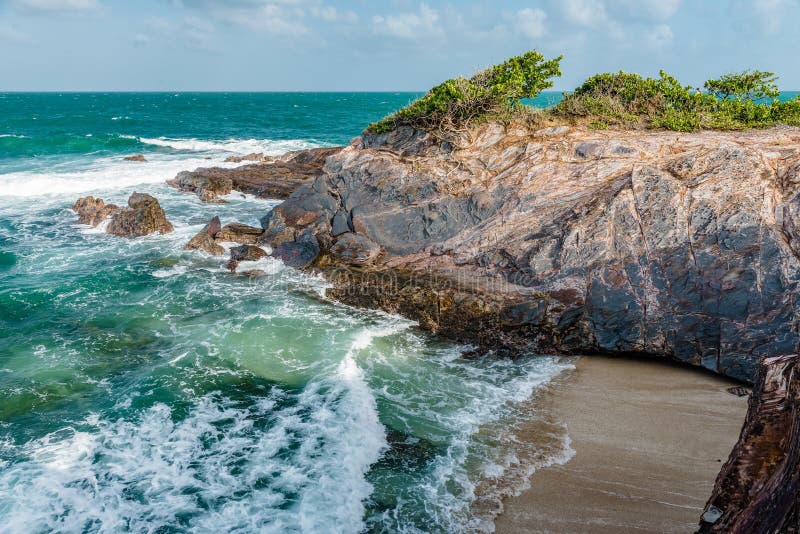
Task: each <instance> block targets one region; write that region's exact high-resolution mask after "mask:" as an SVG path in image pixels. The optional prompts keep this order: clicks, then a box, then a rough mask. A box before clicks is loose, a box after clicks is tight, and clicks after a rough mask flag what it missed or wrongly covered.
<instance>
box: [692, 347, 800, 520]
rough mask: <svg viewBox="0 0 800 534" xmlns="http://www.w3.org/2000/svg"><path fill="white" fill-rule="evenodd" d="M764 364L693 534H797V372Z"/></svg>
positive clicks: (780, 363) (790, 360) (788, 365)
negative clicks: (737, 434) (739, 431)
mask: <svg viewBox="0 0 800 534" xmlns="http://www.w3.org/2000/svg"><path fill="white" fill-rule="evenodd" d="M797 360H798V357H797V356H796V355H786V356H776V357H769V358H765V359H764V361H763V364H762V365H761V367H760V368H759V371H758V373H757V374H756V380H755V387H754V388H753V394H752V395H751V396H750V401H749V406H748V410H747V418H746V419H745V423H744V426H743V428H742V433H741V435H740V436H739V441H738V443H737V444H736V446H735V447H734V449H733V451H732V452H731V455H730V457H729V459H728V461H727V462H726V463H725V465H724V466H723V467H722V470H721V471H720V473H719V475H718V476H717V481H716V484H715V485H714V491H713V493H712V495H711V498H710V499H709V501H708V504H707V505H706V508H705V510H704V511H703V516H702V520H701V522H700V530H699V532H724V533H732V534H751V533H773V532H776V533H777V532H781V533H794V534H796V533H798V532H800V366H798V363H797Z"/></svg>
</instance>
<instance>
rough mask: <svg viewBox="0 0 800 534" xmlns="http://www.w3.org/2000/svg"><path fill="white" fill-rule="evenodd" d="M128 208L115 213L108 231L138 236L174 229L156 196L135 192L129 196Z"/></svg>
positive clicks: (121, 234)
mask: <svg viewBox="0 0 800 534" xmlns="http://www.w3.org/2000/svg"><path fill="white" fill-rule="evenodd" d="M128 206H129V208H128V209H121V210H119V211H117V212H116V213H114V216H113V217H112V218H111V222H110V223H109V224H108V228H107V229H106V231H107V232H108V233H109V234H114V235H120V236H125V237H138V236H143V235H148V234H152V233H156V232H158V233H160V234H166V233H168V232H171V231H172V224H171V223H170V222H169V221H168V220H167V218H166V214H165V213H164V210H163V209H162V208H161V205H160V204H159V203H158V200H156V199H155V198H154V197H152V196H150V195H148V194H147V193H133V194H132V195H131V196H130V198H128Z"/></svg>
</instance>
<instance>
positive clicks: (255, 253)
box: [228, 245, 267, 273]
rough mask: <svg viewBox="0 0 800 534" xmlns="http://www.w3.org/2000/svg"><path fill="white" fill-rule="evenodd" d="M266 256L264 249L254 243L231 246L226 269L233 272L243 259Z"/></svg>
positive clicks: (254, 259)
mask: <svg viewBox="0 0 800 534" xmlns="http://www.w3.org/2000/svg"><path fill="white" fill-rule="evenodd" d="M266 256H267V253H266V251H264V249H262V248H259V247H257V246H255V245H240V246H238V247H233V248H232V249H231V259H230V260H228V269H230V271H231V272H232V273H235V272H236V268H237V267H238V266H239V263H241V262H243V261H257V260H260V259H261V258H264V257H266Z"/></svg>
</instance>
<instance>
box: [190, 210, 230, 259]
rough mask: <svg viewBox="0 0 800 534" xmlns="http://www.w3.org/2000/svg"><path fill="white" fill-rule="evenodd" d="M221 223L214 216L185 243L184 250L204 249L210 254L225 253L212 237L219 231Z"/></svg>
mask: <svg viewBox="0 0 800 534" xmlns="http://www.w3.org/2000/svg"><path fill="white" fill-rule="evenodd" d="M221 226H222V224H221V223H220V220H219V217H217V216H214V218H213V219H211V220H210V221H209V222H208V224H206V225H205V227H204V228H203V229H202V230H200V231H199V232H197V234H196V235H195V236H194V237H193V238H192V239H191V240H189V242H188V243H187V244H186V247H185V248H186V250H204V251H206V252H208V253H209V254H211V255H212V256H221V255H223V254H225V248H224V247H222V246H221V245H218V244H217V243H215V242H214V238H215V237H216V235H217V234H218V233H219V231H220V229H221Z"/></svg>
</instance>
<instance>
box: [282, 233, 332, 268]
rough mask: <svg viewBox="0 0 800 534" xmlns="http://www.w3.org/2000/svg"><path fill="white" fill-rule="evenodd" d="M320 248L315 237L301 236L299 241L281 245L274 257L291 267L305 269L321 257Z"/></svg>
mask: <svg viewBox="0 0 800 534" xmlns="http://www.w3.org/2000/svg"><path fill="white" fill-rule="evenodd" d="M319 253H320V246H319V243H318V241H317V239H316V238H315V237H314V236H313V235H304V236H301V237H300V238H299V239H297V241H287V242H284V243H281V244H280V245H278V246H277V247H275V250H274V251H273V252H272V256H273V257H275V258H278V259H280V260H281V261H283V263H285V264H286V265H288V266H289V267H294V268H295V269H304V268H305V267H308V266H309V265H310V264H311V263H312V262H313V261H314V260H315V259H316V258H317V256H319Z"/></svg>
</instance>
